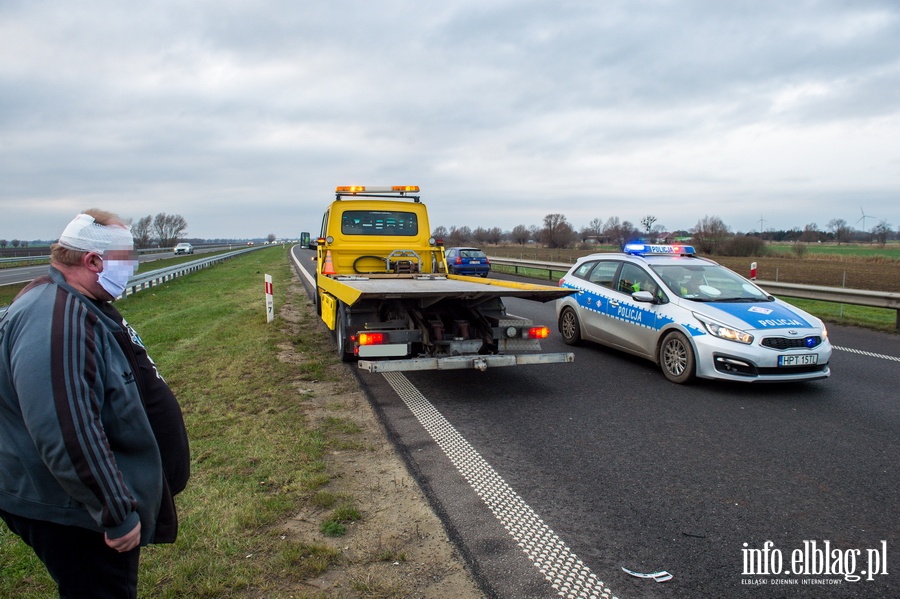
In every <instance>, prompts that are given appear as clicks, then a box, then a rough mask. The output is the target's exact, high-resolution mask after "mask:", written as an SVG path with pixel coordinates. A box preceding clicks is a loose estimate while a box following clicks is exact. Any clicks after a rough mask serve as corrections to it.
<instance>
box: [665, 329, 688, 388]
mask: <svg viewBox="0 0 900 599" xmlns="http://www.w3.org/2000/svg"><path fill="white" fill-rule="evenodd" d="M659 365H660V367H661V368H662V371H663V374H664V375H665V376H666V378H667V379H669V380H670V381H672V382H673V383H677V384H679V385H683V384H685V383H689V382H691V381H692V380H694V376H695V372H694V371H695V366H696V364H695V360H694V350H693V348H692V347H691V342H690V341H688V340H687V337H685V336H684V335H683V334H681V333H679V332H678V331H672V332H671V333H669V334H668V335H666V336H665V338H664V339H663V342H662V344H660V346H659Z"/></svg>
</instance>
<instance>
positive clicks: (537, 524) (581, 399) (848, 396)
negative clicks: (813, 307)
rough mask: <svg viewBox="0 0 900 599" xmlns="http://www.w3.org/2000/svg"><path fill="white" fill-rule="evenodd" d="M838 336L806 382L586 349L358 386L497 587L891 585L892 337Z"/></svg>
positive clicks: (622, 593) (665, 590)
mask: <svg viewBox="0 0 900 599" xmlns="http://www.w3.org/2000/svg"><path fill="white" fill-rule="evenodd" d="M507 305H508V307H509V311H510V312H512V313H515V314H520V315H523V316H528V317H531V318H533V319H534V320H535V321H536V322H539V323H543V324H548V325H552V324H553V323H555V312H554V306H553V303H552V302H551V303H549V304H538V303H534V302H527V301H521V300H514V299H509V300H507ZM554 329H555V326H554ZM829 331H830V335H831V340H832V343H833V344H834V345H835V346H836V349H835V352H834V356H833V358H832V372H833V374H832V376H831V378H830V379H827V380H824V381H816V382H810V383H804V384H792V385H765V386H757V385H739V384H725V383H717V382H708V381H700V382H698V383H696V384H694V385H690V386H678V385H673V384H671V383H669V382H667V381H666V380H665V379H664V378H663V376H662V374H661V373H660V372H659V371H658V369H657V368H656V366H655V365H653V364H652V363H650V362H646V361H643V360H640V359H637V358H633V357H630V356H626V355H622V354H619V353H616V352H613V351H610V350H606V349H604V348H602V347H599V346H593V345H588V346H585V347H579V348H574V352H575V355H576V357H575V362H574V363H573V364H562V365H547V366H527V367H517V368H498V369H493V370H489V371H487V372H484V373H479V372H474V371H472V372H469V371H448V372H417V373H406V374H403V375H397V374H396V373H393V374H389V375H381V374H368V373H360V374H359V380H360V383H361V385H362V387H363V389H364V390H365V391H366V392H367V393H368V395H369V397H370V399H371V401H372V403H373V405H374V406H375V407H376V408H377V410H378V411H379V413H380V414H381V415H382V418H383V421H384V422H385V426H386V428H387V430H388V432H389V434H390V435H391V436H392V437H393V438H394V440H395V442H396V443H397V446H398V449H399V451H400V452H401V453H402V454H403V455H404V457H405V458H406V459H407V462H408V464H409V467H410V470H411V471H412V472H413V473H414V474H415V475H416V477H417V479H418V480H419V481H420V483H421V484H422V486H423V488H424V489H425V491H426V493H427V494H428V496H429V498H430V499H431V501H432V503H433V505H434V506H435V508H436V510H437V511H438V513H439V514H440V515H441V516H442V517H443V518H444V521H445V523H446V526H447V528H448V530H449V531H450V533H451V536H452V537H453V538H454V539H455V540H456V541H457V543H458V544H459V546H460V547H461V549H462V551H463V553H464V554H465V556H466V558H467V560H468V561H469V564H470V566H471V567H472V569H473V571H474V572H475V574H476V576H477V577H478V578H479V580H480V581H481V584H482V586H483V587H484V588H485V590H486V591H487V593H488V594H489V595H491V596H496V597H509V598H520V597H554V596H560V595H559V594H558V592H559V591H560V589H562V590H564V591H565V592H566V594H563V595H562V596H572V597H593V596H596V597H604V596H606V597H612V596H616V597H620V598H626V597H642V598H643V597H745V596H746V597H900V574H898V572H897V560H896V558H895V555H896V551H897V548H898V546H900V545H898V542H900V497H898V488H900V484H898V482H900V476H898V474H897V470H896V466H897V462H898V455H900V451H898V449H900V447H898V446H900V435H898V432H900V391H898V389H900V336H897V335H889V334H884V333H876V332H871V331H865V330H860V329H853V328H846V327H831V328H830V329H829ZM544 349H545V350H547V351H567V350H570V349H571V348H568V347H567V346H564V345H563V344H562V342H561V341H560V340H559V336H558V334H555V335H554V336H553V338H551V339H550V340H549V341H548V342H546V343H545V344H544ZM767 542H770V544H768V545H767V544H766V543H767ZM824 562H827V568H828V569H826V566H823V565H822V564H823V563H824ZM623 567H624V568H628V569H630V570H632V571H634V572H638V573H657V572H660V571H665V572H668V573H669V574H671V577H672V578H671V580H669V581H666V582H656V581H654V580H653V579H646V578H638V577H635V576H632V575H629V574H626V573H625V572H624V571H623V570H622V568H623ZM864 572H865V573H864ZM883 572H887V574H884V573H883ZM856 576H859V577H860V580H858V581H854V580H853V579H854V578H855V577H856ZM869 578H871V580H869ZM553 585H555V587H554V586H553Z"/></svg>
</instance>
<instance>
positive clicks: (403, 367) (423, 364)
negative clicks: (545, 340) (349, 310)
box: [357, 352, 575, 372]
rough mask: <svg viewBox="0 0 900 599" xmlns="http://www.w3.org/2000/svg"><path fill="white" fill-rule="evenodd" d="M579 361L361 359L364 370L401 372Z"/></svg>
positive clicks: (555, 357)
mask: <svg viewBox="0 0 900 599" xmlns="http://www.w3.org/2000/svg"><path fill="white" fill-rule="evenodd" d="M574 361H575V354H573V353H569V352H560V353H553V354H503V355H497V356H479V355H471V356H448V357H445V358H410V359H409V360H359V361H358V362H357V364H358V365H359V368H360V369H361V370H366V371H368V372H400V371H410V370H465V369H469V368H473V369H475V370H480V371H482V372H484V371H485V370H487V369H488V368H497V367H500V366H524V365H527V364H566V363H569V362H574Z"/></svg>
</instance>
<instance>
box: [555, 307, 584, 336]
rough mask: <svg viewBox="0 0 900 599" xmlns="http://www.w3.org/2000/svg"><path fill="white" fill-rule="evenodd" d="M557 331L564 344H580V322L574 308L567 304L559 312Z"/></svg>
mask: <svg viewBox="0 0 900 599" xmlns="http://www.w3.org/2000/svg"><path fill="white" fill-rule="evenodd" d="M559 332H560V334H561V335H562V338H563V341H564V342H565V343H566V345H581V323H580V322H578V315H577V314H575V310H573V309H572V308H569V307H568V306H566V307H565V308H563V309H562V312H560V314H559Z"/></svg>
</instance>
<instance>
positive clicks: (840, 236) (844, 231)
mask: <svg viewBox="0 0 900 599" xmlns="http://www.w3.org/2000/svg"><path fill="white" fill-rule="evenodd" d="M827 226H828V230H829V231H831V232H832V233H833V234H834V240H835V241H837V242H838V245H840V244H841V243H842V242H845V241H849V239H850V226H849V225H848V224H847V221H845V220H844V219H842V218H833V219H831V220H830V221H828V225H827Z"/></svg>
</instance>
